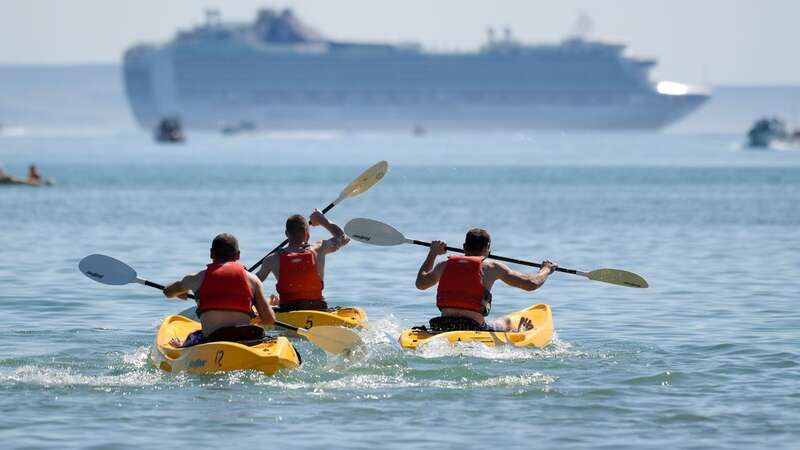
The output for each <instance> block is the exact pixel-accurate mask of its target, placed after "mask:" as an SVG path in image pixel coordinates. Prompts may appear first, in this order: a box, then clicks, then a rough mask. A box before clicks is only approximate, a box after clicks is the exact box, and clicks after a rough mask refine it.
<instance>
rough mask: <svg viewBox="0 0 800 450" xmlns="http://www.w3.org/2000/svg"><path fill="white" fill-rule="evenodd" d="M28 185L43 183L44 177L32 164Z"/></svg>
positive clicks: (29, 170) (29, 169)
mask: <svg viewBox="0 0 800 450" xmlns="http://www.w3.org/2000/svg"><path fill="white" fill-rule="evenodd" d="M28 183H30V184H41V183H42V176H41V175H39V170H38V169H37V168H36V166H35V165H33V164H31V166H30V167H29V168H28Z"/></svg>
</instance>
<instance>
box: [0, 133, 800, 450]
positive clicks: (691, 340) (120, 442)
mask: <svg viewBox="0 0 800 450" xmlns="http://www.w3.org/2000/svg"><path fill="white" fill-rule="evenodd" d="M740 141H741V139H740V137H739V136H737V135H674V134H562V133H550V134H547V133H488V134H469V133H460V134H446V133H431V134H429V135H426V136H421V137H414V136H411V135H404V134H370V133H361V134H347V133H336V132H331V133H262V134H252V135H240V136H233V137H226V136H221V135H216V134H211V133H190V134H189V140H188V142H187V143H186V144H183V145H158V144H155V143H153V142H152V140H151V137H150V136H149V135H148V134H146V133H138V132H122V133H96V134H91V133H89V134H86V133H79V134H64V135H58V134H56V135H53V133H43V134H39V135H37V134H35V133H21V134H11V135H5V136H4V137H0V161H1V162H2V163H3V164H4V166H5V168H6V170H7V171H9V172H12V173H17V174H22V173H24V172H25V170H26V168H27V165H28V164H30V163H36V164H38V165H39V167H40V171H41V172H42V173H43V175H44V176H49V177H50V176H51V177H55V178H56V180H57V184H56V185H55V186H53V187H47V188H31V187H25V186H2V187H0V254H1V255H2V258H0V317H2V321H0V417H2V420H0V438H1V439H2V447H3V448H40V447H56V446H57V447H60V448H68V447H69V448H72V447H86V448H144V447H150V448H154V447H157V446H158V447H163V446H167V447H170V448H201V447H209V446H216V447H223V446H224V447H228V446H230V445H232V444H234V443H235V444H236V445H248V446H257V447H269V448H278V447H289V448H298V449H299V448H319V447H321V446H328V447H330V448H370V449H372V448H388V449H399V448H453V447H456V446H458V447H461V448H487V447H489V448H540V447H549V448H554V447H559V448H571V447H594V448H665V447H681V448H692V447H695V448H709V447H739V448H746V447H750V448H753V447H760V448H767V447H769V448H786V449H789V448H797V445H798V444H797V442H798V438H800V431H798V430H800V348H799V347H798V346H799V345H800V331H799V330H798V327H799V326H800V309H798V300H800V277H798V275H800V272H798V270H799V269H800V152H796V153H793V152H775V151H766V152H754V151H746V150H743V149H741V145H740ZM382 159H386V160H388V161H389V162H390V166H391V169H390V172H389V173H388V175H387V176H386V177H385V178H384V179H383V181H381V182H380V183H379V184H378V185H376V186H375V187H373V188H372V189H371V190H370V191H368V192H366V193H364V194H363V195H361V196H359V197H356V198H353V199H349V200H347V201H345V202H343V203H341V204H340V205H339V206H337V207H336V208H335V209H333V210H332V211H331V212H330V214H329V216H330V218H331V219H332V220H334V221H335V222H337V223H339V224H340V225H344V223H346V222H347V221H348V220H349V219H351V218H355V217H368V218H374V219H377V220H381V221H383V222H386V223H388V224H391V225H393V226H394V227H396V228H397V229H399V230H400V231H402V232H403V233H404V234H405V235H406V236H407V237H410V238H414V239H419V240H432V239H444V240H446V241H447V243H448V244H450V245H453V246H460V245H461V243H462V242H463V236H464V233H465V231H466V230H467V229H469V228H471V227H484V228H486V229H488V230H489V231H490V232H491V234H492V238H493V241H492V250H493V252H494V253H496V254H498V255H504V256H509V257H515V258H521V259H529V260H533V261H540V260H542V259H545V258H547V259H552V260H555V261H557V262H558V263H560V264H561V265H562V266H563V267H567V268H574V269H579V270H584V271H588V270H592V269H597V268H603V267H611V268H620V269H626V270H630V271H633V272H636V273H638V274H641V275H642V276H644V277H645V278H646V279H647V280H648V281H649V283H650V288H649V289H646V290H643V289H629V288H624V287H619V286H614V285H607V284H603V283H598V282H592V281H588V280H586V279H583V278H580V277H576V276H570V275H566V274H561V273H558V274H555V275H553V276H552V277H551V278H550V279H549V280H548V281H547V283H546V284H545V285H544V287H542V288H541V289H539V290H537V291H535V292H523V291H520V290H516V289H513V288H511V287H507V286H504V285H502V284H501V283H498V284H497V285H496V286H495V289H494V307H493V316H496V315H500V314H503V313H506V312H511V311H515V310H519V309H522V308H525V307H527V306H530V305H531V304H534V303H540V302H541V303H548V304H550V305H551V306H552V308H553V315H554V320H555V328H556V336H555V338H554V340H553V343H552V344H551V345H550V346H548V347H547V348H544V349H518V348H496V349H489V348H485V347H482V346H480V345H466V346H461V347H457V348H451V347H449V346H447V345H436V344H434V345H430V346H428V347H423V348H422V349H420V350H419V351H405V350H403V349H401V348H400V346H399V344H398V343H397V337H398V335H399V334H400V332H401V330H402V329H404V328H406V327H409V326H413V325H419V324H423V323H425V322H426V321H427V319H428V318H430V317H431V316H433V315H434V314H435V313H436V309H435V306H434V297H435V293H434V292H433V291H419V290H417V289H415V287H414V279H415V276H416V272H417V270H418V268H419V265H420V264H421V263H422V261H423V259H424V257H425V255H426V249H425V248H423V247H418V246H413V245H404V246H398V247H372V246H368V245H364V244H361V243H358V242H351V243H350V244H349V245H348V246H347V247H345V248H344V249H342V250H341V251H340V252H339V253H337V254H334V255H332V256H330V258H329V261H328V264H327V267H326V279H325V286H326V289H325V292H326V297H327V300H328V302H329V303H330V304H332V305H342V306H358V307H361V308H364V309H366V311H367V313H368V314H369V330H368V331H365V332H363V333H362V338H363V339H364V341H365V343H366V346H365V348H364V349H363V351H362V352H360V353H359V354H357V355H354V356H351V357H350V358H344V357H334V356H326V355H325V354H324V353H323V352H322V351H321V350H319V349H317V348H314V347H313V346H312V345H311V344H309V343H307V342H303V341H297V342H296V344H297V346H298V348H299V351H300V353H301V354H302V356H303V360H304V363H303V365H302V366H301V367H300V368H299V369H297V370H293V371H290V372H284V373H279V374H278V375H276V376H274V377H268V376H265V375H263V374H260V373H251V372H240V373H226V374H218V375H187V374H170V373H164V372H161V371H160V370H159V369H157V368H155V367H153V366H152V365H151V364H150V362H149V360H148V353H149V349H150V346H151V344H152V342H153V339H154V335H155V332H156V330H157V327H158V324H159V321H160V320H161V319H162V318H163V317H165V316H167V315H169V314H173V313H177V312H179V311H182V310H184V309H185V308H187V307H188V306H190V305H189V304H187V303H185V302H182V301H177V300H167V299H165V298H164V297H163V296H162V295H161V293H160V292H158V291H157V290H155V289H150V288H146V287H144V286H140V285H130V286H118V287H112V286H106V285H101V284H98V283H95V282H93V281H91V280H89V279H87V278H86V277H84V276H83V275H82V274H81V273H80V272H79V271H78V268H77V265H78V261H79V260H80V259H81V258H82V257H84V256H86V255H88V254H91V253H104V254H108V255H111V256H114V257H116V258H118V259H121V260H123V261H125V262H127V263H128V264H130V265H132V266H133V267H134V268H135V269H136V270H137V271H138V273H139V276H141V277H143V278H147V279H149V280H152V281H155V282H159V283H167V282H170V281H173V280H176V279H178V278H179V277H181V276H183V275H184V274H186V273H189V272H193V271H197V270H200V269H202V268H203V267H204V265H205V264H206V263H207V262H208V248H209V244H210V241H211V239H212V238H213V236H214V235H216V234H217V233H220V232H231V233H233V234H235V235H236V236H238V238H239V239H240V244H241V248H242V260H243V262H245V263H247V264H248V265H249V264H252V263H254V262H255V261H257V260H258V259H259V258H261V257H262V256H263V255H264V254H265V253H266V252H267V251H268V250H269V249H271V248H272V247H274V246H275V245H276V244H277V243H279V242H280V241H281V240H282V239H283V231H282V226H283V223H284V220H285V218H286V217H287V216H288V215H290V214H293V213H303V214H308V213H310V212H311V211H312V209H313V208H315V207H317V208H322V207H324V206H326V205H327V204H328V203H329V202H331V201H332V200H333V199H335V198H336V197H337V196H338V194H339V191H340V190H341V189H342V188H343V187H344V186H345V185H346V184H347V183H348V182H349V181H350V180H351V179H352V178H354V177H355V176H356V175H358V174H359V173H360V172H361V171H362V170H364V169H365V168H367V167H369V166H370V165H372V164H374V163H375V162H377V161H379V160H382ZM312 237H313V238H314V239H323V238H326V237H327V235H326V232H325V231H324V230H321V229H314V230H313V232H312ZM514 268H515V269H516V270H521V271H527V270H528V268H526V267H514ZM273 283H274V281H273V280H268V281H267V282H266V283H265V287H266V289H267V291H268V293H269V292H272V291H273V290H274V284H273Z"/></svg>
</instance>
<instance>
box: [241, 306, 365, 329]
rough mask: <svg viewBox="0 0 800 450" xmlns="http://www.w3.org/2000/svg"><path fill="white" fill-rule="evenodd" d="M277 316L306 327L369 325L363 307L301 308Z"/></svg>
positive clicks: (297, 325) (282, 320) (282, 319)
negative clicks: (325, 309) (319, 309)
mask: <svg viewBox="0 0 800 450" xmlns="http://www.w3.org/2000/svg"><path fill="white" fill-rule="evenodd" d="M275 316H276V318H277V319H278V320H279V321H281V322H283V323H288V324H289V325H294V326H296V327H300V328H306V329H308V328H313V327H320V326H331V327H345V328H366V327H367V313H366V311H364V310H363V309H361V308H333V309H329V310H328V311H312V310H300V311H290V312H278V313H277V314H275ZM254 324H255V322H254Z"/></svg>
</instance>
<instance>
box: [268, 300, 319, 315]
mask: <svg viewBox="0 0 800 450" xmlns="http://www.w3.org/2000/svg"><path fill="white" fill-rule="evenodd" d="M272 310H273V311H275V312H276V313H279V312H281V313H285V312H292V311H325V312H328V311H329V308H328V303H327V302H325V300H295V301H293V302H292V303H291V304H289V305H281V306H279V307H277V308H275V307H273V308H272Z"/></svg>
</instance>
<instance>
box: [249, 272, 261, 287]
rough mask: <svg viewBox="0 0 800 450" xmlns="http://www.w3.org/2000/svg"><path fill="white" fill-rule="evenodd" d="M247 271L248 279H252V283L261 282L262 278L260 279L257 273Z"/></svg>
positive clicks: (257, 283)
mask: <svg viewBox="0 0 800 450" xmlns="http://www.w3.org/2000/svg"><path fill="white" fill-rule="evenodd" d="M245 273H246V274H247V279H248V280H249V281H250V283H252V284H254V285H256V286H258V285H260V284H261V279H259V278H258V276H257V275H256V274H254V273H253V272H247V271H246V272H245Z"/></svg>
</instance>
